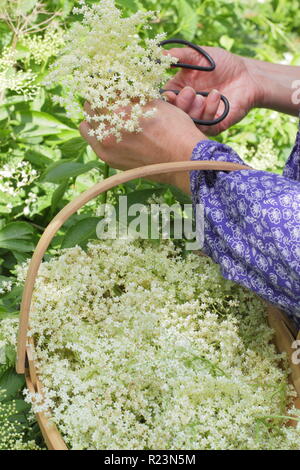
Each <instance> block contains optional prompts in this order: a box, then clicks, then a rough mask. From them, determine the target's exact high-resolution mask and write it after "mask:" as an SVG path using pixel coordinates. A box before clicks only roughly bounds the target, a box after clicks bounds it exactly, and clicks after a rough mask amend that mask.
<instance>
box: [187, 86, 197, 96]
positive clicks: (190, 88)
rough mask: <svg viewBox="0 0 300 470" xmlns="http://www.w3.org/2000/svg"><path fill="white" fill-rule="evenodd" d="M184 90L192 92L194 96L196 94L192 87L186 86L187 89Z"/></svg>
mask: <svg viewBox="0 0 300 470" xmlns="http://www.w3.org/2000/svg"><path fill="white" fill-rule="evenodd" d="M184 90H190V91H191V92H192V93H193V94H196V92H195V90H194V88H192V87H191V86H188V85H187V86H185V87H184Z"/></svg>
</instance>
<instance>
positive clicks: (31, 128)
mask: <svg viewBox="0 0 300 470" xmlns="http://www.w3.org/2000/svg"><path fill="white" fill-rule="evenodd" d="M16 119H17V121H18V122H19V124H18V125H17V126H16V127H15V128H14V132H15V134H16V136H17V138H18V140H21V141H23V140H25V141H30V142H31V141H32V139H35V138H37V137H43V136H49V135H55V136H56V135H60V134H61V133H65V132H67V135H69V134H70V133H71V135H73V134H74V132H75V133H78V132H77V130H76V129H71V128H70V127H69V126H67V125H66V124H64V123H63V122H61V121H59V120H58V119H57V118H56V117H54V116H52V115H51V114H48V113H44V112H41V111H18V112H17V113H16ZM63 135H64V134H63Z"/></svg>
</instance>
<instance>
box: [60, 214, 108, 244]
mask: <svg viewBox="0 0 300 470" xmlns="http://www.w3.org/2000/svg"><path fill="white" fill-rule="evenodd" d="M99 220H100V219H99V217H86V218H84V219H83V220H80V221H79V222H77V223H75V224H74V225H72V227H70V228H69V230H68V231H67V233H66V235H65V237H64V238H63V240H62V243H61V248H71V247H72V246H75V245H80V246H84V245H86V243H87V242H88V240H90V239H96V238H97V235H96V227H97V224H98V223H99Z"/></svg>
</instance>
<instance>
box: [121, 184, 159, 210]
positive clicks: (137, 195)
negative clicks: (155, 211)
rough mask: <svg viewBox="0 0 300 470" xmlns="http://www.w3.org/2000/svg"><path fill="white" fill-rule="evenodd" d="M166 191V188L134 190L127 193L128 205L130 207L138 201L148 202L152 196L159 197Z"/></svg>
mask: <svg viewBox="0 0 300 470" xmlns="http://www.w3.org/2000/svg"><path fill="white" fill-rule="evenodd" d="M164 191H165V189H164V188H149V189H141V190H138V191H132V192H131V193H128V194H127V206H128V208H129V207H130V206H131V205H132V204H136V203H139V204H147V203H148V200H149V199H150V198H152V197H159V196H161V195H162V194H163V193H164Z"/></svg>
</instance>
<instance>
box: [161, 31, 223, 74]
mask: <svg viewBox="0 0 300 470" xmlns="http://www.w3.org/2000/svg"><path fill="white" fill-rule="evenodd" d="M166 44H183V45H184V46H188V47H191V48H192V49H194V50H195V51H197V52H199V54H201V55H202V56H203V57H205V59H206V60H207V61H208V62H209V63H210V67H202V66H201V65H191V64H182V63H181V62H177V63H176V64H171V67H182V68H183V69H191V70H202V71H203V72H212V71H213V70H215V68H216V63H215V61H214V59H213V58H212V57H211V56H210V55H209V54H208V53H207V52H206V51H205V50H204V49H202V47H200V46H197V45H196V44H193V43H192V42H189V41H186V40H185V39H166V40H165V41H161V42H160V43H159V45H160V46H161V47H162V46H165V45H166Z"/></svg>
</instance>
